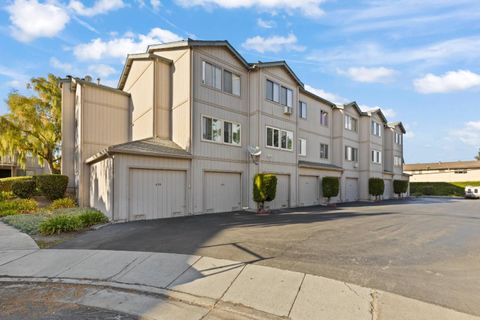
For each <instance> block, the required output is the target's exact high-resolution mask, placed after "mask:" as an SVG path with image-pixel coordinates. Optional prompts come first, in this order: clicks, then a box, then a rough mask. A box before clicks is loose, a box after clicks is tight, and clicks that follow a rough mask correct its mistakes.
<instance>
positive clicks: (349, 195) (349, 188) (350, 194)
mask: <svg viewBox="0 0 480 320" xmlns="http://www.w3.org/2000/svg"><path fill="white" fill-rule="evenodd" d="M357 200H358V179H353V178H347V179H346V180H345V202H351V201H357Z"/></svg>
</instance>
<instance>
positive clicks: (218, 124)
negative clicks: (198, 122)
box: [202, 116, 241, 146]
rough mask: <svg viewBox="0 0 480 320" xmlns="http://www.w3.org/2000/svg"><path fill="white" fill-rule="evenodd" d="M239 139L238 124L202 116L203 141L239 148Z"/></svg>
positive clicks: (239, 128) (239, 130)
mask: <svg viewBox="0 0 480 320" xmlns="http://www.w3.org/2000/svg"><path fill="white" fill-rule="evenodd" d="M222 132H223V134H222ZM240 137H241V126H240V124H238V123H234V122H230V121H225V120H220V119H215V118H210V117H206V116H203V120H202V138H203V140H207V141H212V142H218V143H225V144H232V145H237V146H239V145H240V143H241V139H240Z"/></svg>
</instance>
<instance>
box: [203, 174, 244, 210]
mask: <svg viewBox="0 0 480 320" xmlns="http://www.w3.org/2000/svg"><path fill="white" fill-rule="evenodd" d="M203 186H204V189H203V190H204V208H205V213H213V212H229V211H236V210H240V209H241V208H242V188H241V186H242V180H241V174H240V173H231V172H205V179H204V185H203Z"/></svg>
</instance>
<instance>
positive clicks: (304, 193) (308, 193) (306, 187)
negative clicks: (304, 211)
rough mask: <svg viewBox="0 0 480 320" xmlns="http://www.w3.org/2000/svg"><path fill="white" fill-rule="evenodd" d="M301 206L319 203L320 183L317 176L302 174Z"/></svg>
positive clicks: (299, 181)
mask: <svg viewBox="0 0 480 320" xmlns="http://www.w3.org/2000/svg"><path fill="white" fill-rule="evenodd" d="M298 183H299V188H298V189H299V199H300V203H299V205H300V206H313V205H316V204H318V203H319V196H320V193H319V183H318V177H316V176H300V177H299V180H298Z"/></svg>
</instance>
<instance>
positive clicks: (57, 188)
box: [35, 174, 68, 200]
mask: <svg viewBox="0 0 480 320" xmlns="http://www.w3.org/2000/svg"><path fill="white" fill-rule="evenodd" d="M35 180H36V182H37V187H38V190H39V191H40V193H41V194H42V195H43V196H45V197H46V198H47V199H49V200H56V199H60V198H63V196H64V195H65V191H66V190H67V185H68V177H67V176H64V175H61V174H45V175H40V176H36V177H35Z"/></svg>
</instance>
